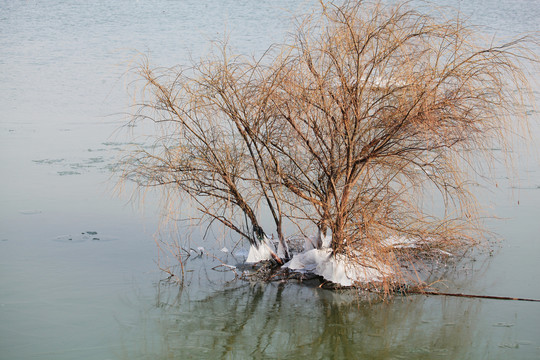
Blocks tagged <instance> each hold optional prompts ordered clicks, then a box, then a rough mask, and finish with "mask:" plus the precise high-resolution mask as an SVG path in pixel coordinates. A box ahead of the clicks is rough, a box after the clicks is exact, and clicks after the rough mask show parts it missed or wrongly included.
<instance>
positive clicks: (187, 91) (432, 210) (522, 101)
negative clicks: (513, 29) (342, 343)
mask: <svg viewBox="0 0 540 360" xmlns="http://www.w3.org/2000/svg"><path fill="white" fill-rule="evenodd" d="M530 44H534V38H530V37H522V38H519V39H513V40H512V41H509V42H503V43H501V44H497V43H495V42H493V41H490V42H488V41H486V40H485V39H483V38H482V37H481V35H479V33H478V31H477V29H476V28H473V27H471V26H468V25H467V24H466V23H465V22H463V21H462V20H461V19H460V18H459V17H451V18H444V17H443V16H442V15H441V13H437V11H436V10H433V13H432V14H426V13H422V12H419V11H416V10H414V9H412V8H411V7H410V4H408V3H405V4H398V5H385V4H384V3H382V2H374V3H371V2H370V3H368V2H363V1H345V2H341V3H339V4H336V3H332V2H329V3H324V2H321V8H320V11H319V12H316V13H313V14H309V15H306V16H303V17H300V18H298V19H297V31H296V33H295V34H294V35H293V36H292V37H290V38H289V39H288V41H287V42H285V43H284V44H280V45H274V46H272V47H271V48H269V49H268V51H267V52H266V53H265V55H264V56H263V57H261V58H257V59H253V58H250V57H248V56H242V55H235V54H234V53H233V51H232V50H231V49H230V48H229V47H228V46H227V44H226V43H222V44H221V45H220V46H218V47H217V51H216V52H214V53H213V54H212V55H210V56H208V57H207V58H204V59H201V60H200V61H199V62H195V63H193V64H192V65H191V66H189V67H181V66H179V67H173V68H168V69H154V68H152V67H151V66H150V64H149V62H148V61H144V62H143V63H142V64H141V66H140V67H139V68H138V69H137V71H138V74H139V75H140V77H141V79H142V81H143V82H144V86H143V87H142V90H141V92H140V94H141V98H140V102H138V103H137V105H136V112H135V113H134V114H133V116H132V117H131V119H130V125H132V126H133V125H137V124H140V123H144V122H150V123H152V124H154V125H155V133H154V135H152V140H153V144H152V146H150V147H138V148H137V149H136V150H134V151H133V152H131V153H129V154H128V155H127V156H126V157H124V158H123V159H122V161H121V163H120V168H121V171H122V179H123V180H130V181H134V182H135V183H136V184H137V185H138V186H139V188H141V189H145V188H154V187H159V188H161V189H163V190H164V192H165V194H166V195H165V197H166V198H168V199H172V201H173V202H182V203H184V204H187V205H186V206H183V207H180V208H181V209H183V210H182V211H186V210H185V209H186V208H189V209H190V211H193V210H194V211H195V212H191V213H190V214H191V215H190V217H197V218H199V219H201V220H203V221H206V222H207V224H215V223H220V224H221V225H222V226H224V227H226V228H228V229H230V230H232V231H233V232H234V233H236V234H237V235H238V237H239V238H243V239H246V240H247V241H249V242H250V244H251V247H252V251H253V254H256V255H257V256H259V258H261V257H265V258H272V259H273V260H274V261H275V262H276V263H277V264H280V265H282V264H284V263H286V262H287V261H289V260H290V258H291V257H292V254H291V253H290V250H289V245H290V237H288V236H287V234H286V233H287V232H288V231H289V232H295V233H296V232H300V233H301V234H303V235H304V236H305V239H306V241H305V247H304V250H305V251H304V253H302V254H298V255H297V256H296V260H295V259H294V258H293V260H292V261H291V262H290V263H288V266H289V267H291V268H293V269H302V268H303V269H306V267H310V266H311V268H310V269H309V270H311V271H313V272H315V273H318V274H319V275H322V276H323V277H325V278H326V279H328V280H331V281H334V282H337V283H341V284H343V285H359V284H363V283H364V284H365V283H372V282H379V283H382V284H383V285H384V286H385V287H386V288H390V287H391V285H392V284H394V283H401V282H403V281H408V280H410V278H411V277H417V278H418V274H417V272H416V271H409V270H410V269H411V268H414V266H416V265H417V264H418V263H419V261H420V260H421V259H425V258H426V257H434V256H445V255H447V254H449V253H451V252H453V251H455V249H458V248H463V247H466V246H470V245H472V244H476V243H478V242H479V240H480V239H482V235H483V233H484V231H485V229H484V228H483V226H482V223H481V221H480V218H481V216H480V211H479V208H478V206H477V205H478V204H477V202H476V201H475V198H474V196H473V194H472V193H471V186H472V185H473V184H475V182H476V179H477V178H478V175H480V176H482V174H483V173H484V172H485V170H486V168H488V167H489V166H487V165H486V164H489V163H490V162H491V161H493V159H494V156H495V154H494V152H493V151H492V149H495V148H497V149H501V150H502V151H500V152H498V154H502V155H503V156H507V155H509V154H510V148H511V145H512V144H511V139H512V138H513V137H514V136H515V135H516V134H520V133H523V132H521V131H520V130H519V128H520V127H522V128H524V129H526V122H525V121H524V120H525V111H524V108H525V105H526V104H529V103H532V96H531V92H530V90H529V87H528V79H527V74H526V69H527V66H530V64H537V63H538V58H537V55H535V53H534V52H533V51H531V50H529V47H528V46H529V45H530ZM525 132H526V131H525ZM430 199H431V200H430ZM188 200H189V201H188ZM193 214H196V215H193ZM261 217H268V218H271V219H272V222H271V223H272V226H271V227H268V226H267V227H266V228H263V225H262V224H263V223H265V222H264V221H261ZM270 233H274V234H275V235H276V242H277V249H276V248H274V247H273V244H272V241H271V240H270V239H269V238H268V235H267V234H270ZM310 233H311V234H315V235H314V236H312V237H311V238H310V237H309V236H307V235H308V234H310ZM310 248H312V249H310ZM310 251H311V252H310ZM405 269H409V270H405Z"/></svg>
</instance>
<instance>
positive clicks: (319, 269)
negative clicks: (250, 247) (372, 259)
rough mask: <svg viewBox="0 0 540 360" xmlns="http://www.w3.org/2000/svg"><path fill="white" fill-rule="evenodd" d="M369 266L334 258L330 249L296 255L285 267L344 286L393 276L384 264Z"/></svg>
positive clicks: (340, 257) (342, 257) (343, 258)
mask: <svg viewBox="0 0 540 360" xmlns="http://www.w3.org/2000/svg"><path fill="white" fill-rule="evenodd" d="M377 265H378V266H367V265H362V264H359V263H356V262H352V261H347V259H346V258H345V257H344V256H341V255H338V256H332V253H331V250H330V249H321V250H319V249H312V250H309V251H306V252H303V253H300V254H296V255H295V256H294V257H293V258H292V260H291V261H289V262H288V263H286V264H285V265H284V267H287V268H289V269H291V270H296V271H300V272H305V271H308V272H312V273H314V274H316V275H320V276H322V277H323V278H325V279H326V280H328V281H332V282H333V283H336V284H340V285H342V286H352V285H353V284H354V283H368V282H373V281H380V280H382V279H383V278H384V277H386V276H388V275H391V274H392V273H393V272H392V269H390V268H389V267H387V266H384V265H382V264H377Z"/></svg>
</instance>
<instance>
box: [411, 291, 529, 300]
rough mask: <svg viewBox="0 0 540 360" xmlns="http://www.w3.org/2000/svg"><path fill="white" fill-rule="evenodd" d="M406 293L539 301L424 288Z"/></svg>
mask: <svg viewBox="0 0 540 360" xmlns="http://www.w3.org/2000/svg"><path fill="white" fill-rule="evenodd" d="M406 293H407V294H416V295H442V296H455V297H466V298H477V299H493V300H516V301H534V302H540V300H539V299H527V298H516V297H508V296H493V295H471V294H460V293H444V292H438V291H425V290H421V289H420V290H409V291H407V292H406Z"/></svg>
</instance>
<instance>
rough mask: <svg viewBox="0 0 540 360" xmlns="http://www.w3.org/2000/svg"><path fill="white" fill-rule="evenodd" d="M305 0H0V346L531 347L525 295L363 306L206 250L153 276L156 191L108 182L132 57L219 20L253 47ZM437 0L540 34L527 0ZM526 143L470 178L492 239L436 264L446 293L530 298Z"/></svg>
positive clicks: (485, 351) (359, 353)
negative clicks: (500, 166) (139, 196)
mask: <svg viewBox="0 0 540 360" xmlns="http://www.w3.org/2000/svg"><path fill="white" fill-rule="evenodd" d="M440 3H441V4H443V3H446V4H448V2H443V1H440ZM316 4H317V1H307V0H306V1H293V0H277V1H269V2H264V3H263V2H257V1H233V0H224V1H204V0H203V1H201V0H198V1H195V0H179V1H166V0H154V1H151V0H149V1H143V0H140V1H135V0H119V1H97V0H96V1H61V0H50V1H38V0H34V1H32V0H24V1H23V0H9V1H8V0H0V53H1V56H0V109H1V110H2V111H1V113H0V169H1V172H0V358H1V359H173V358H174V359H177V358H178V359H190V358H194V359H197V358H203V359H204V358H208V359H218V358H224V359H239V358H287V359H295V358H298V359H304V358H306V357H310V358H317V359H318V358H347V359H355V358H356V359H361V358H373V359H510V358H512V359H538V358H540V325H539V324H540V305H539V304H538V303H528V302H517V301H496V300H482V299H463V298H445V297H422V296H412V297H409V298H399V297H398V298H395V299H394V300H392V301H390V302H386V303H385V302H373V303H369V302H367V301H365V300H364V301H359V300H358V299H356V298H355V297H354V296H352V295H351V294H350V293H336V292H330V291H327V290H322V289H319V288H317V286H316V285H315V284H311V285H310V284H307V285H298V284H278V283H272V284H248V283H245V282H241V281H235V282H230V283H229V282H226V281H227V280H230V279H231V278H232V274H231V273H230V272H220V271H217V270H220V268H219V267H217V268H215V269H213V268H214V267H215V266H217V265H219V264H220V263H219V262H218V261H217V260H214V259H213V258H209V257H208V256H202V257H197V258H195V257H192V258H191V259H190V261H189V262H188V263H187V264H186V266H187V268H186V280H187V283H188V286H186V287H182V288H180V287H178V286H177V285H171V284H168V283H165V282H161V281H160V280H161V279H162V278H163V277H164V275H163V273H161V272H160V271H159V270H158V266H157V265H156V262H157V260H158V251H157V247H156V244H155V242H154V238H155V234H156V231H157V229H158V228H159V212H160V210H159V209H160V208H159V201H158V200H157V199H155V198H153V197H152V196H150V197H149V198H148V199H147V201H146V203H145V206H144V207H137V206H134V205H132V203H130V202H129V198H128V196H127V195H123V196H120V197H117V196H113V195H112V193H113V187H114V180H113V179H111V176H112V175H111V171H110V166H111V164H112V162H113V160H114V158H115V156H116V155H117V153H118V150H119V149H123V148H125V146H126V143H125V142H126V140H125V138H121V137H118V136H116V135H115V130H116V129H118V127H119V126H120V125H121V124H122V123H123V121H125V116H124V115H122V114H123V113H125V112H126V111H128V106H129V105H130V104H131V98H130V97H129V95H128V91H127V90H126V89H127V86H128V84H129V82H130V81H131V80H132V77H130V76H129V74H128V70H129V69H130V68H131V67H133V66H134V65H135V64H136V63H137V61H138V60H140V57H139V54H140V53H144V54H147V55H148V56H149V58H150V61H151V63H152V64H154V65H156V66H157V65H159V66H168V65H174V64H178V63H187V62H188V61H189V59H190V56H192V57H194V58H197V57H199V56H202V55H204V54H205V53H207V51H208V50H209V41H210V40H214V39H223V37H224V33H228V34H229V35H230V43H231V44H232V45H233V46H234V47H235V48H236V49H238V51H240V52H242V53H247V54H251V53H252V54H255V55H257V54H259V55H260V54H261V53H262V52H263V51H264V50H265V49H266V48H267V47H268V46H269V45H270V44H271V43H273V42H276V41H280V40H282V38H283V36H284V34H285V33H286V32H287V31H289V30H290V29H291V22H290V15H291V14H293V13H298V12H302V11H307V10H309V9H310V8H312V7H313V6H316ZM450 5H453V6H455V7H456V8H459V9H460V10H461V12H462V13H463V14H464V16H466V17H469V18H470V20H471V22H473V23H476V24H480V25H484V26H486V27H487V28H486V31H488V32H490V33H492V34H495V35H497V36H499V37H508V36H512V35H516V34H519V33H523V32H531V31H539V30H540V27H539V22H538V19H540V3H539V2H538V1H535V0H517V1H516V0H514V1H511V0H499V1H496V0H483V1H474V2H472V1H467V2H466V1H457V0H454V1H451V3H450ZM539 91H540V88H539V87H538V85H535V92H536V95H537V98H540V96H538V94H539ZM537 101H538V100H537ZM530 114H531V116H530V120H531V127H532V130H533V137H535V138H536V140H537V141H538V138H539V135H540V131H538V129H539V127H538V120H539V116H538V113H537V112H534V111H532V110H531V112H530ZM520 151H521V150H520ZM534 152H535V150H534V148H533V149H532V151H530V154H531V156H527V157H525V156H523V155H524V154H522V153H519V154H518V156H517V158H519V159H520V162H519V163H518V164H517V167H516V168H517V171H518V173H517V178H518V179H519V182H517V185H516V183H511V182H509V181H508V180H507V179H506V178H505V177H504V176H503V175H500V179H499V180H498V185H499V186H498V187H497V188H496V189H494V190H490V191H485V190H479V196H480V198H481V199H483V201H484V202H485V203H487V204H488V205H489V206H491V209H490V210H491V211H492V212H493V213H495V214H496V215H498V216H500V217H501V218H502V219H501V220H497V221H490V222H489V224H490V228H491V229H492V230H493V231H495V232H497V233H498V234H499V237H500V238H501V239H502V240H501V243H500V246H499V247H498V248H497V249H496V251H495V252H494V254H493V256H492V257H490V258H488V259H486V260H483V258H479V259H478V261H470V262H468V263H466V264H465V265H464V266H462V267H460V268H459V269H458V270H457V272H456V271H451V270H450V271H449V273H448V281H447V282H446V286H448V290H449V291H455V292H465V293H475V294H487V295H499V296H512V297H526V298H537V299H540V286H539V285H538V279H539V278H540V264H539V261H538V258H539V256H540V235H539V234H540V164H539V162H538V160H537V157H535V156H534ZM495 172H496V173H499V172H498V171H497V169H496V171H495ZM212 245H214V244H213V243H209V244H207V245H205V246H206V247H207V249H208V251H209V252H210V253H214V254H216V255H220V256H221V257H222V258H224V260H225V261H227V262H229V263H233V262H234V261H235V259H234V258H233V257H232V255H229V257H225V255H224V254H223V253H220V251H219V249H220V248H221V246H220V245H221V244H217V245H215V246H213V247H212Z"/></svg>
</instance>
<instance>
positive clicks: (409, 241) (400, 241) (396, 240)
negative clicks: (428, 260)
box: [382, 236, 420, 248]
mask: <svg viewBox="0 0 540 360" xmlns="http://www.w3.org/2000/svg"><path fill="white" fill-rule="evenodd" d="M419 243H420V240H417V239H413V238H409V237H406V236H390V237H389V238H386V239H384V240H383V241H382V244H383V245H384V246H386V247H393V248H416V247H418V245H419Z"/></svg>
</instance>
